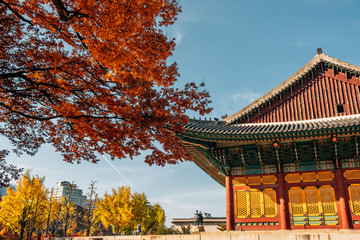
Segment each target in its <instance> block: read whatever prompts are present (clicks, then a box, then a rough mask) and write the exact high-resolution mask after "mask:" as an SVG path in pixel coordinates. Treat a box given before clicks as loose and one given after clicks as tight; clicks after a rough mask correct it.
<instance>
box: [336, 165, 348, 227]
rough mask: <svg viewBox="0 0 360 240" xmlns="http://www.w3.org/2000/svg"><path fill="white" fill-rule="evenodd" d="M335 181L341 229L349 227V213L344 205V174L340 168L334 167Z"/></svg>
mask: <svg viewBox="0 0 360 240" xmlns="http://www.w3.org/2000/svg"><path fill="white" fill-rule="evenodd" d="M335 181H336V187H337V195H338V196H337V201H338V206H339V213H340V216H341V225H342V228H343V229H349V228H350V223H349V215H348V211H347V205H346V197H345V196H346V195H345V188H344V176H343V172H342V170H341V168H338V169H335Z"/></svg>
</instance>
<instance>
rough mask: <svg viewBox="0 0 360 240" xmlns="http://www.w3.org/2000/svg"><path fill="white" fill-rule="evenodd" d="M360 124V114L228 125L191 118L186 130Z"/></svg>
mask: <svg viewBox="0 0 360 240" xmlns="http://www.w3.org/2000/svg"><path fill="white" fill-rule="evenodd" d="M351 126H360V114H357V115H349V116H341V117H331V118H321V119H314V120H303V121H293V122H276V123H245V124H232V125H227V124H226V122H225V121H206V120H204V121H202V120H190V121H189V123H188V124H186V125H185V130H188V131H194V132H203V133H215V134H237V135H239V134H240V135H241V134H269V133H285V132H297V131H315V130H320V129H334V128H344V127H351Z"/></svg>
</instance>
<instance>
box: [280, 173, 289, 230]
mask: <svg viewBox="0 0 360 240" xmlns="http://www.w3.org/2000/svg"><path fill="white" fill-rule="evenodd" d="M277 182H278V194H279V217H280V229H282V230H283V229H289V225H288V222H289V220H288V217H287V212H288V211H287V208H288V203H287V201H286V190H285V175H284V173H278V174H277Z"/></svg>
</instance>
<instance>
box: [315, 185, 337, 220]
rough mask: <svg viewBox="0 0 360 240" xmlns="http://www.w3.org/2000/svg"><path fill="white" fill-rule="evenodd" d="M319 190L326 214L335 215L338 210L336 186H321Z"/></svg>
mask: <svg viewBox="0 0 360 240" xmlns="http://www.w3.org/2000/svg"><path fill="white" fill-rule="evenodd" d="M319 191H320V196H321V202H322V207H323V213H324V215H335V214H336V213H337V210H336V203H335V201H336V200H335V192H334V188H333V187H332V186H321V187H320V189H319Z"/></svg>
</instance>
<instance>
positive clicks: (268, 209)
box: [263, 189, 277, 217]
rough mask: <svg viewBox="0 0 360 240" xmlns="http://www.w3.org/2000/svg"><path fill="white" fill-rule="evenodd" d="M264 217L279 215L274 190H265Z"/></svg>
mask: <svg viewBox="0 0 360 240" xmlns="http://www.w3.org/2000/svg"><path fill="white" fill-rule="evenodd" d="M263 195H264V215H265V216H266V217H275V216H276V214H277V211H276V210H277V205H276V193H275V190H274V189H264V190H263Z"/></svg>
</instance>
